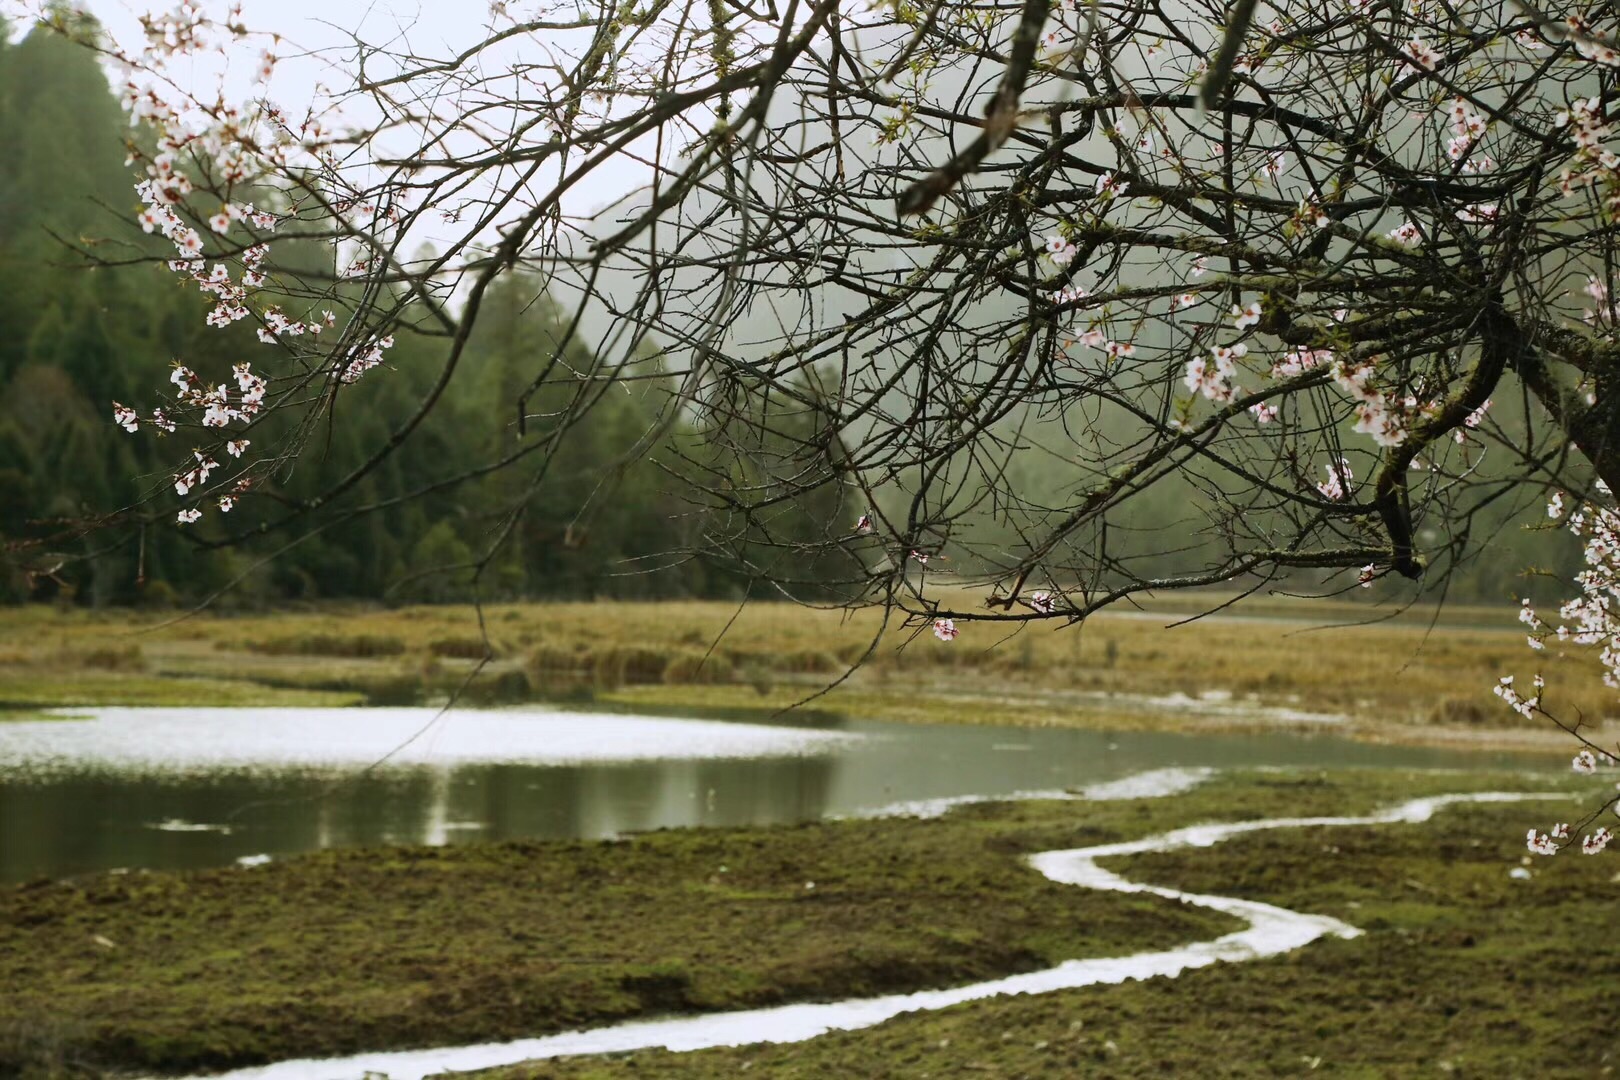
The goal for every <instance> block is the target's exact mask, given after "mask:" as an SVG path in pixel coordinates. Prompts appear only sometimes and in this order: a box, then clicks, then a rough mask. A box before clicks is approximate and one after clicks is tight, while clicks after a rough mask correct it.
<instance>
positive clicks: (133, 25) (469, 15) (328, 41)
mask: <svg viewBox="0 0 1620 1080" xmlns="http://www.w3.org/2000/svg"><path fill="white" fill-rule="evenodd" d="M194 2H196V3H198V4H199V5H200V6H201V7H202V9H203V10H204V11H205V12H206V13H207V14H208V15H209V16H210V17H211V18H219V19H223V18H224V16H225V15H226V13H227V12H228V11H229V9H230V2H229V0H194ZM79 6H81V7H83V8H85V9H87V10H88V11H89V12H90V13H91V14H93V15H94V16H95V17H96V18H97V19H98V20H100V21H101V23H102V25H103V26H104V27H106V29H107V31H108V32H109V33H110V34H111V35H112V36H113V37H114V38H115V39H116V40H117V41H118V42H119V43H120V44H121V45H123V46H124V47H125V48H126V49H127V50H128V51H130V52H132V53H138V52H139V50H140V46H141V42H142V40H143V35H142V31H141V24H140V21H139V16H140V15H141V14H142V13H144V12H149V11H156V12H164V11H170V10H173V7H174V0H80V4H79ZM241 6H242V21H243V22H244V23H245V24H246V25H247V26H248V27H249V28H250V29H251V30H253V31H255V32H256V33H257V34H263V35H280V36H281V37H282V38H283V39H284V42H282V43H279V44H277V43H274V42H272V41H271V39H270V38H269V37H268V36H264V37H255V38H254V39H253V40H252V41H249V42H243V43H239V44H238V45H237V46H236V49H235V52H234V53H233V54H232V60H231V64H230V67H229V70H228V72H227V73H226V75H225V81H224V89H225V94H226V97H227V98H231V99H236V100H241V99H244V98H248V97H253V96H257V95H258V94H259V93H260V92H262V91H261V89H260V88H259V87H256V86H254V85H253V69H254V68H255V66H256V63H255V61H256V58H257V56H258V54H259V53H260V52H261V51H262V50H264V49H265V48H267V47H273V51H274V52H275V53H276V55H277V57H278V58H279V62H278V63H277V65H276V69H275V74H274V76H273V77H272V80H271V82H270V87H269V90H270V93H269V96H270V97H271V99H272V100H274V101H275V102H276V103H277V104H278V105H280V106H281V107H282V108H283V109H284V110H285V111H286V112H287V113H288V114H289V115H295V116H296V115H298V114H300V113H301V112H302V111H303V108H304V107H305V106H306V105H307V104H308V103H309V102H310V101H311V100H312V99H313V98H315V96H316V87H317V85H324V86H325V87H326V88H327V89H328V90H331V91H342V90H343V89H345V88H346V87H347V86H348V85H349V81H350V80H351V79H352V77H353V71H352V70H351V68H350V67H349V65H348V64H346V63H345V60H346V58H348V57H349V56H351V55H352V38H351V34H354V33H358V34H359V36H360V37H361V38H362V39H363V40H364V41H365V42H366V43H367V44H369V45H373V46H382V47H385V48H387V49H389V50H390V51H408V52H410V53H413V54H414V55H416V56H418V57H422V58H424V59H446V58H449V57H452V56H454V55H455V54H457V53H459V52H461V51H462V50H464V49H467V48H468V47H470V46H472V45H474V44H476V43H477V42H478V41H480V40H482V39H483V38H484V37H486V36H487V35H488V34H489V32H490V28H491V25H492V20H491V16H490V14H489V8H488V4H487V2H486V0H466V2H457V0H450V2H446V0H437V2H424V0H241ZM538 6H539V5H534V4H518V3H513V4H510V5H509V7H510V10H511V12H512V15H513V16H514V17H517V18H524V17H529V16H531V15H533V14H534V13H535V12H534V11H532V10H528V9H531V8H537V7H538ZM548 6H549V5H548ZM498 25H499V26H502V27H504V26H509V25H511V20H510V19H507V18H502V19H500V20H499V21H498ZM531 48H532V43H531ZM300 52H302V53H305V54H311V55H299V54H300ZM494 59H495V60H496V61H497V62H498V58H494ZM368 74H375V72H374V71H368ZM172 75H173V76H174V77H175V79H176V81H177V82H179V83H181V84H185V83H186V82H188V81H189V82H190V83H191V86H190V87H188V89H191V90H193V91H194V92H198V93H204V92H205V91H206V90H207V88H209V87H211V86H213V85H214V83H215V81H216V80H218V79H219V77H220V67H219V65H217V64H209V63H208V62H207V61H203V62H202V63H201V64H200V65H199V66H197V67H195V68H193V69H191V70H189V71H188V70H187V69H186V68H185V67H184V66H177V67H175V68H174V69H173V70H172ZM412 149H414V148H412ZM648 175H649V174H648V170H647V169H646V168H645V166H643V165H640V164H637V163H634V162H630V161H626V162H624V163H623V164H622V165H621V166H617V167H615V166H614V165H612V164H609V165H607V166H606V167H604V168H601V169H598V170H597V171H596V172H595V173H593V175H592V178H591V180H590V182H589V183H588V184H585V185H581V186H580V187H577V188H575V189H574V190H573V191H571V192H570V193H569V195H568V196H567V197H565V199H564V202H563V209H564V212H565V213H569V214H583V213H587V212H589V211H591V210H594V209H597V208H599V207H601V206H603V205H606V204H608V203H611V202H613V201H615V200H617V199H618V198H621V197H623V196H624V195H625V194H626V193H628V192H629V191H631V190H632V189H633V188H635V187H636V186H638V185H639V184H642V183H645V182H646V180H647V179H648Z"/></svg>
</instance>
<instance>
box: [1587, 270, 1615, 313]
mask: <svg viewBox="0 0 1620 1080" xmlns="http://www.w3.org/2000/svg"><path fill="white" fill-rule="evenodd" d="M1582 291H1583V292H1585V293H1586V295H1587V296H1590V297H1591V298H1592V301H1593V303H1595V304H1596V305H1597V307H1596V308H1587V309H1586V310H1584V311H1583V312H1581V318H1582V319H1584V320H1585V321H1587V322H1589V323H1595V322H1598V321H1600V320H1601V321H1603V322H1615V321H1617V319H1620V304H1616V303H1615V302H1614V301H1612V300H1610V299H1609V286H1608V285H1607V284H1606V283H1604V282H1603V281H1601V280H1599V279H1598V278H1595V277H1588V278H1587V279H1586V287H1585V289H1583V290H1582Z"/></svg>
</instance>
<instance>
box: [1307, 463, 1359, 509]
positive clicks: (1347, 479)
mask: <svg viewBox="0 0 1620 1080" xmlns="http://www.w3.org/2000/svg"><path fill="white" fill-rule="evenodd" d="M1323 469H1324V470H1325V471H1326V472H1327V479H1326V480H1324V481H1322V482H1321V483H1319V484H1317V485H1316V490H1317V491H1319V492H1321V493H1322V497H1323V498H1325V499H1332V500H1333V501H1334V502H1343V501H1344V500H1346V499H1348V498H1349V497H1350V491H1351V482H1352V481H1354V480H1355V476H1354V474H1352V473H1351V472H1350V459H1349V458H1343V457H1341V458H1340V459H1339V460H1338V462H1337V463H1336V464H1333V465H1324V466H1323Z"/></svg>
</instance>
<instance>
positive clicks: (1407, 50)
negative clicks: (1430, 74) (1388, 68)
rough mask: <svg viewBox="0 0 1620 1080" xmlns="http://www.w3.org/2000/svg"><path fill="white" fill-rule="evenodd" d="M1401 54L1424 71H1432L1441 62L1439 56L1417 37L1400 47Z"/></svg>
mask: <svg viewBox="0 0 1620 1080" xmlns="http://www.w3.org/2000/svg"><path fill="white" fill-rule="evenodd" d="M1401 53H1402V54H1403V55H1404V56H1405V57H1406V58H1407V59H1409V60H1411V61H1412V63H1414V64H1416V65H1417V66H1418V67H1420V68H1422V69H1423V70H1424V71H1433V70H1434V69H1435V67H1436V66H1438V65H1439V63H1440V60H1441V57H1440V54H1439V53H1438V52H1435V50H1434V48H1433V47H1432V46H1431V45H1430V44H1429V43H1428V42H1426V41H1424V40H1423V39H1422V38H1418V37H1415V38H1412V39H1410V40H1409V41H1407V43H1406V44H1405V45H1403V46H1401Z"/></svg>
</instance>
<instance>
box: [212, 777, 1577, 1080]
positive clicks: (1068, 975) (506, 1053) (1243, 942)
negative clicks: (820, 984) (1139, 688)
mask: <svg viewBox="0 0 1620 1080" xmlns="http://www.w3.org/2000/svg"><path fill="white" fill-rule="evenodd" d="M1565 797H1566V796H1561V795H1550V794H1549V795H1535V794H1515V793H1503V792H1487V793H1482V794H1470V795H1439V796H1432V797H1429V798H1423V799H1413V800H1411V801H1409V802H1405V803H1401V804H1400V805H1398V806H1395V807H1392V808H1389V809H1386V810H1383V811H1380V812H1378V813H1374V814H1370V815H1367V816H1364V817H1314V818H1270V819H1266V820H1261V821H1244V822H1233V823H1226V824H1211V825H1194V826H1190V827H1188V828H1182V829H1176V830H1174V831H1172V832H1168V833H1163V834H1160V835H1158V836H1152V837H1148V838H1147V839H1143V840H1132V841H1128V842H1125V843H1118V844H1102V845H1098V846H1095V847H1085V848H1073V849H1069V850H1065V851H1043V852H1040V853H1037V854H1035V855H1032V856H1030V863H1031V865H1033V866H1034V867H1035V869H1037V870H1039V871H1040V872H1041V873H1042V874H1045V875H1046V876H1047V877H1048V878H1050V879H1051V880H1052V881H1055V882H1059V883H1061V884H1065V885H1074V886H1078V887H1080V888H1086V889H1102V890H1107V891H1112V892H1132V893H1152V894H1153V895H1155V896H1163V897H1166V898H1168V899H1173V900H1180V901H1183V902H1185V903H1189V904H1195V905H1197V906H1199V907H1205V908H1210V909H1212V910H1215V911H1220V912H1224V913H1226V914H1228V915H1233V916H1236V917H1237V918H1239V919H1242V920H1244V921H1245V922H1247V923H1248V926H1247V927H1246V928H1245V929H1243V930H1238V931H1235V932H1234V933H1230V934H1226V935H1224V936H1222V937H1219V938H1215V939H1214V940H1211V941H1199V942H1194V943H1192V944H1189V945H1183V946H1180V947H1177V948H1174V949H1164V950H1161V951H1157V952H1144V953H1136V954H1134V955H1131V956H1123V957H1110V958H1104V959H1092V960H1069V961H1066V962H1064V963H1061V964H1058V965H1057V966H1056V967H1052V968H1048V969H1046V970H1044V971H1034V972H1028V973H1026V974H1022V975H1012V976H1008V977H1007V978H1003V979H991V980H989V981H986V982H979V983H973V984H971V985H968V986H959V987H954V988H951V989H945V990H924V991H920V992H917V993H911V994H890V995H886V996H883V997H875V998H864V999H859V1000H853V1001H834V1002H817V1003H806V1004H800V1005H783V1006H776V1007H773V1008H768V1009H748V1010H743V1011H739V1012H729V1013H714V1014H709V1015H698V1016H680V1017H671V1018H669V1019H663V1020H643V1021H635V1022H632V1023H625V1024H615V1025H612V1026H609V1027H602V1028H596V1029H594V1030H589V1031H570V1032H564V1033H562V1034H558V1035H548V1036H544V1037H541V1038H534V1039H520V1040H517V1041H514V1042H504V1043H485V1044H480V1045H476V1046H459V1047H444V1048H439V1049H432V1050H407V1051H396V1052H382V1053H372V1054H358V1055H355V1056H353V1057H345V1058H326V1059H319V1060H298V1061H284V1062H279V1063H277V1064H274V1065H267V1066H261V1067H258V1068H251V1069H241V1070H237V1071H235V1072H231V1073H226V1074H223V1076H224V1077H226V1078H229V1080H363V1078H364V1077H366V1076H367V1075H368V1074H380V1075H383V1076H386V1077H388V1078H389V1080H417V1078H420V1077H426V1076H431V1075H433V1074H436V1073H441V1072H447V1071H466V1070H472V1069H488V1068H494V1067H496V1066H501V1065H512V1064H516V1063H518V1062H522V1061H530V1060H535V1059H540V1058H554V1057H564V1056H567V1055H572V1054H603V1053H614V1052H622V1051H627V1050H643V1049H652V1048H664V1049H668V1050H675V1051H688V1050H702V1049H707V1048H709V1047H716V1046H739V1045H746V1044H749V1043H761V1042H768V1043H791V1042H801V1041H803V1040H806V1039H813V1038H815V1037H816V1036H818V1035H823V1034H826V1033H827V1032H830V1031H840V1030H842V1031H849V1030H855V1029H859V1028H865V1027H871V1026H872V1025H874V1024H879V1023H882V1022H883V1021H885V1020H888V1019H891V1018H892V1017H895V1016H899V1015H900V1014H901V1013H907V1012H917V1011H929V1010H935V1009H943V1008H947V1007H948V1006H951V1005H958V1004H961V1003H962V1002H966V1001H975V1000H978V999H981V998H988V997H996V996H999V995H1003V994H1046V993H1051V992H1052V991H1055V990H1070V989H1075V988H1078V987H1082V986H1095V985H1099V984H1104V985H1107V984H1115V983H1120V982H1124V981H1126V980H1128V979H1147V978H1152V977H1154V976H1157V975H1166V976H1174V975H1179V974H1181V973H1182V972H1183V971H1187V970H1190V969H1192V968H1200V967H1205V966H1207V965H1209V964H1213V963H1215V962H1216V961H1218V960H1226V961H1233V962H1236V961H1243V960H1257V959H1261V958H1264V957H1269V956H1276V955H1279V954H1281V953H1285V952H1288V951H1290V950H1292V949H1297V948H1300V947H1301V946H1303V945H1307V944H1309V943H1310V942H1312V941H1315V940H1316V939H1318V938H1321V937H1326V936H1333V937H1341V938H1351V937H1356V936H1357V935H1359V934H1360V933H1361V931H1360V930H1358V929H1356V928H1355V927H1353V926H1351V925H1349V924H1348V923H1345V922H1341V921H1340V920H1338V919H1333V918H1329V917H1327V916H1325V915H1310V914H1306V913H1303V912H1297V911H1289V910H1288V909H1286V908H1280V907H1276V906H1275V905H1272V904H1263V903H1260V902H1258V901H1254V900H1242V899H1239V898H1236V897H1229V896H1214V895H1204V894H1199V893H1188V892H1182V891H1181V890H1179V889H1170V888H1164V887H1162V886H1157V885H1144V884H1139V883H1137V882H1133V881H1129V880H1127V879H1125V878H1123V877H1121V876H1119V875H1118V874H1115V873H1113V872H1112V871H1109V870H1105V869H1103V868H1102V867H1100V866H1098V865H1097V860H1098V859H1103V858H1109V857H1113V856H1121V855H1139V854H1144V853H1147V852H1155V851H1170V850H1173V849H1177V848H1187V847H1209V846H1211V845H1213V844H1217V843H1220V842H1221V841H1222V840H1226V839H1229V838H1231V837H1233V836H1240V835H1243V834H1245V833H1251V832H1257V831H1260V830H1262V829H1294V828H1307V827H1314V826H1338V825H1391V824H1401V823H1406V824H1417V823H1421V822H1424V821H1427V820H1429V818H1431V817H1433V816H1434V814H1435V812H1436V811H1438V810H1440V809H1442V808H1444V807H1447V806H1452V805H1456V804H1459V803H1485V802H1516V801H1520V800H1524V799H1560V798H1565Z"/></svg>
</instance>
